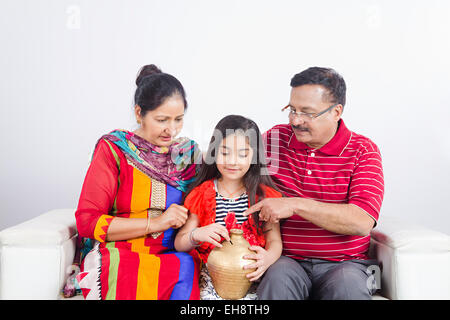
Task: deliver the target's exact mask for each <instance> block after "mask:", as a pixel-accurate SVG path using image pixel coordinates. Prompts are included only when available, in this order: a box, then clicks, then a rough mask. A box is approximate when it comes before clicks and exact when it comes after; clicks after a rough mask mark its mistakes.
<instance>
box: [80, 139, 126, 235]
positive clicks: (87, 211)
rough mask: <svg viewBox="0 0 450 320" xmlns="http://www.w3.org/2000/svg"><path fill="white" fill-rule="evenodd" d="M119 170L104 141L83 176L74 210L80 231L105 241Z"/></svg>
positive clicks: (99, 144)
mask: <svg viewBox="0 0 450 320" xmlns="http://www.w3.org/2000/svg"><path fill="white" fill-rule="evenodd" d="M118 176H119V169H118V167H117V162H116V159H115V158H114V154H113V153H112V151H111V149H110V146H109V145H108V142H106V141H105V140H103V139H102V140H101V141H100V142H99V143H98V145H97V147H96V149H95V151H94V156H93V158H92V161H91V164H90V166H89V169H88V171H87V173H86V177H85V179H84V183H83V188H82V190H81V194H80V200H79V202H78V208H77V211H76V212H75V218H76V223H77V229H78V234H79V235H80V236H81V237H85V238H91V239H95V240H98V241H100V242H104V241H105V238H106V233H107V231H108V227H109V224H110V223H111V221H112V219H113V218H114V216H112V215H109V214H108V213H109V212H110V211H111V209H112V207H113V204H114V199H115V197H116V192H117V187H118Z"/></svg>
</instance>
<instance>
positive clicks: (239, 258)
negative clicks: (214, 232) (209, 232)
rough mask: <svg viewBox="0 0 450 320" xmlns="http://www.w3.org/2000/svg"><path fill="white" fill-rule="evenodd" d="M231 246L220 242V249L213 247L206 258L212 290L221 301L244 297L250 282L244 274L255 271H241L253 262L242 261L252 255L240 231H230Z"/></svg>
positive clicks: (226, 242) (225, 242)
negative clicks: (246, 256)
mask: <svg viewBox="0 0 450 320" xmlns="http://www.w3.org/2000/svg"><path fill="white" fill-rule="evenodd" d="M230 238H231V242H232V243H233V244H231V243H230V242H228V241H224V242H222V248H219V247H215V248H214V249H213V250H212V251H211V253H210V254H209V257H208V263H207V268H208V272H209V275H210V276H211V279H212V282H213V285H214V289H215V290H216V292H217V294H218V295H219V296H221V297H222V298H223V299H231V300H237V299H241V298H243V297H245V295H246V294H247V292H248V289H249V288H250V286H251V282H250V281H249V280H248V279H247V277H246V274H247V273H251V272H253V271H255V270H256V269H243V267H244V266H245V265H247V264H251V263H254V262H255V260H249V259H244V258H243V257H244V256H245V255H247V254H251V253H254V252H253V251H251V250H249V249H248V247H249V246H250V245H249V243H248V242H247V240H245V238H244V236H243V231H242V230H240V229H231V230H230Z"/></svg>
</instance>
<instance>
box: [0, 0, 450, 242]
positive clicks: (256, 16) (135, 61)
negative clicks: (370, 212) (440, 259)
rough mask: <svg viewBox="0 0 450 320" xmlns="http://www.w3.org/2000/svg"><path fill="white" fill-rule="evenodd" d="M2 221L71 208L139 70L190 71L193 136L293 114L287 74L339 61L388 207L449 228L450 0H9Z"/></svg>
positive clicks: (124, 116) (127, 118)
mask: <svg viewBox="0 0 450 320" xmlns="http://www.w3.org/2000/svg"><path fill="white" fill-rule="evenodd" d="M0 6H1V7H0V24H1V27H0V39H1V42H0V48H1V50H0V66H1V69H0V70H1V74H0V77H1V78H0V79H1V80H0V81H1V92H0V106H1V109H0V110H1V111H0V112H1V113H0V133H1V137H2V139H1V140H0V150H1V157H0V174H1V175H0V188H1V190H0V197H1V198H0V229H3V228H5V227H8V226H11V225H13V224H16V223H19V222H22V221H25V220H26V219H29V218H32V217H35V216H37V215H39V214H41V213H43V212H45V211H47V210H50V209H54V208H75V207H76V205H77V202H78V197H79V193H80V190H81V186H82V183H83V179H84V175H85V172H86V169H87V166H88V163H89V159H90V155H91V152H92V149H93V147H94V144H95V142H96V140H97V139H98V138H99V137H100V136H101V135H102V134H103V133H106V132H109V131H110V130H113V129H115V128H126V129H131V130H133V129H135V128H136V123H135V119H134V118H133V108H132V99H133V94H134V90H135V85H134V80H135V77H136V73H137V71H138V69H139V68H140V67H141V66H142V65H144V64H148V63H155V64H156V65H158V66H159V67H160V68H161V69H162V70H163V71H165V72H168V73H171V74H173V75H175V76H176V77H177V78H178V79H180V81H181V82H182V83H183V85H184V86H185V89H186V91H187V95H188V103H189V109H188V114H187V117H186V122H185V128H184V130H183V134H184V135H188V136H190V137H192V138H194V139H195V140H197V141H198V142H199V143H200V145H201V147H202V148H206V146H207V143H208V141H209V138H210V135H211V133H212V130H213V128H214V126H215V124H216V123H217V121H218V120H220V119H221V118H222V117H223V116H224V115H227V114H232V113H234V114H242V115H245V116H248V117H250V118H252V119H253V120H255V121H256V122H257V123H258V124H259V126H260V129H261V130H262V131H265V130H267V129H269V128H270V127H272V126H273V125H275V124H279V123H285V122H287V117H286V115H283V114H282V113H281V112H280V108H281V107H282V106H283V105H285V104H286V103H287V102H288V99H289V91H290V86H289V81H290V79H291V77H292V76H293V75H294V74H295V73H297V72H300V71H301V70H303V69H305V68H307V67H310V66H324V67H332V68H335V69H336V70H337V71H338V72H340V73H341V74H342V75H343V77H344V79H345V80H346V82H347V87H348V95H347V105H346V108H345V112H344V115H343V118H344V119H345V121H346V124H347V126H348V127H349V128H350V129H351V130H353V131H356V132H358V133H361V134H364V135H366V136H368V137H370V138H371V139H372V140H373V141H374V142H375V143H376V144H377V145H378V146H379V148H380V149H381V152H382V156H383V165H384V174H385V184H386V191H385V200H384V203H383V207H382V212H381V215H389V216H397V217H401V218H404V219H407V220H411V221H413V222H415V223H420V224H422V225H425V226H428V227H431V228H434V229H437V230H440V231H443V232H445V233H448V234H450V209H449V206H448V205H447V203H448V198H449V195H450V187H449V179H450V133H449V120H450V111H449V102H450V90H449V83H450V59H449V57H450V41H449V39H450V17H449V16H450V3H449V2H448V1H445V0H442V1H411V0H409V1H375V0H368V1H358V0H355V1H332V0H330V1H314V2H313V1H298V0H296V1H282V0H281V1H276V2H275V1H248V0H247V1H239V0H238V1H231V0H228V1H192V0H190V1H167V0H165V1H150V0H145V1H120V0H117V1H113V0H104V1H99V0H86V1H78V0H71V1H65V0H53V1H52V0H39V1H36V0H34V1H33V0H30V1H25V0H10V1H9V0H8V1H5V0H1V1H0Z"/></svg>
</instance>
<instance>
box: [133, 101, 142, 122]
mask: <svg viewBox="0 0 450 320" xmlns="http://www.w3.org/2000/svg"><path fill="white" fill-rule="evenodd" d="M134 115H135V116H136V122H137V123H139V124H141V122H142V117H141V107H140V106H138V105H135V106H134Z"/></svg>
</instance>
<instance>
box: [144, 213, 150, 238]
mask: <svg viewBox="0 0 450 320" xmlns="http://www.w3.org/2000/svg"><path fill="white" fill-rule="evenodd" d="M149 227H150V216H148V217H147V226H146V227H145V234H144V236H146V235H148V234H149V231H148V228H149Z"/></svg>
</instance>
